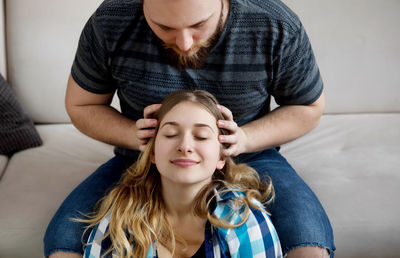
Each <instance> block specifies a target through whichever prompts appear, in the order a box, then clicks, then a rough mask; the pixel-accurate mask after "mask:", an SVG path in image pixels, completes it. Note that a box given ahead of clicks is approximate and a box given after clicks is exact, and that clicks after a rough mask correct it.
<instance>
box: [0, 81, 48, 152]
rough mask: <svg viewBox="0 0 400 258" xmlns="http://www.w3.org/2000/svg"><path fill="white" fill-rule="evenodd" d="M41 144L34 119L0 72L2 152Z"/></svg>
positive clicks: (0, 138)
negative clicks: (24, 108)
mask: <svg viewBox="0 0 400 258" xmlns="http://www.w3.org/2000/svg"><path fill="white" fill-rule="evenodd" d="M41 144H42V140H41V138H40V136H39V134H38V132H37V131H36V129H35V126H34V125H33V122H32V120H31V119H30V118H29V117H28V116H27V115H26V114H25V112H24V111H23V109H22V106H21V105H20V103H19V102H18V101H17V99H16V97H15V95H14V94H13V92H12V90H11V87H10V86H8V84H7V82H6V81H5V79H4V78H3V76H2V75H1V74H0V154H12V153H14V152H17V151H20V150H24V149H27V148H31V147H36V146H39V145H41Z"/></svg>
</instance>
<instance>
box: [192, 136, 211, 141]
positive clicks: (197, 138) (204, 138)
mask: <svg viewBox="0 0 400 258" xmlns="http://www.w3.org/2000/svg"><path fill="white" fill-rule="evenodd" d="M194 138H195V139H196V140H198V141H204V140H207V139H208V138H207V137H202V136H195V137H194Z"/></svg>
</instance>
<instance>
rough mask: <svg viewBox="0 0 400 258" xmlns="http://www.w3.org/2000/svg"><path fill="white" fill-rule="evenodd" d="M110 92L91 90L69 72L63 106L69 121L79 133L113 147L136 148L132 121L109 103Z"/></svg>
mask: <svg viewBox="0 0 400 258" xmlns="http://www.w3.org/2000/svg"><path fill="white" fill-rule="evenodd" d="M113 95H114V92H112V93H109V94H95V93H91V92H89V91H87V90H85V89H83V88H82V87H80V86H79V85H78V84H77V83H76V82H75V80H74V79H73V78H72V76H71V75H70V77H69V79H68V85H67V92H66V96H65V107H66V110H67V113H68V115H69V116H70V118H71V121H72V123H73V124H74V125H75V127H76V128H78V130H80V131H81V132H82V133H84V134H86V135H88V136H90V137H92V138H94V139H97V140H99V141H102V142H105V143H108V144H111V145H114V146H119V147H123V148H128V149H134V150H138V149H139V144H138V139H137V136H136V125H135V121H133V120H130V119H128V118H126V117H124V116H122V115H121V113H119V112H118V111H117V110H115V109H114V108H112V107H111V106H110V103H111V100H112V97H113Z"/></svg>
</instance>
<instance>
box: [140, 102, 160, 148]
mask: <svg viewBox="0 0 400 258" xmlns="http://www.w3.org/2000/svg"><path fill="white" fill-rule="evenodd" d="M160 107H161V104H153V105H150V106H147V107H145V109H144V110H143V118H141V119H139V120H137V121H136V129H137V133H136V137H137V138H138V143H139V150H140V151H144V150H145V148H146V145H147V143H148V142H149V139H150V138H151V137H153V136H154V134H155V132H156V129H155V128H156V126H157V123H158V121H157V119H154V118H151V117H152V115H153V114H154V113H155V112H157V111H158V110H159V109H160Z"/></svg>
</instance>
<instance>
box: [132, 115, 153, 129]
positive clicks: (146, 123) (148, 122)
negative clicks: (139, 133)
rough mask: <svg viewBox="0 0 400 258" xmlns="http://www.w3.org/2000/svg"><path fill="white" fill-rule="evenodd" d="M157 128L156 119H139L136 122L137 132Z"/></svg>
mask: <svg viewBox="0 0 400 258" xmlns="http://www.w3.org/2000/svg"><path fill="white" fill-rule="evenodd" d="M156 126H157V119H149V118H146V119H139V120H137V121H136V127H137V129H139V130H142V129H145V128H154V127H156Z"/></svg>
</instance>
